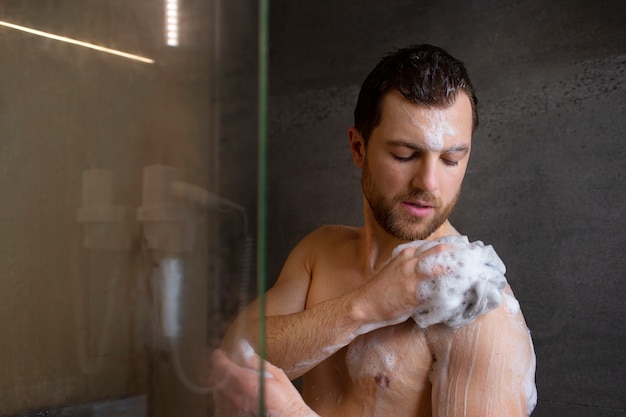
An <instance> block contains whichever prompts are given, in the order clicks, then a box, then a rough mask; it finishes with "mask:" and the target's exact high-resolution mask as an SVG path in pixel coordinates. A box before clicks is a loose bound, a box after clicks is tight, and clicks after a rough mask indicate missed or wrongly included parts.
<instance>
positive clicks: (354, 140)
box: [348, 127, 365, 168]
mask: <svg viewBox="0 0 626 417" xmlns="http://www.w3.org/2000/svg"><path fill="white" fill-rule="evenodd" d="M348 140H350V152H351V153H352V161H353V162H354V165H356V166H357V167H359V168H363V163H364V162H365V140H364V139H363V136H361V133H359V131H358V130H357V129H356V127H351V128H350V129H349V130H348Z"/></svg>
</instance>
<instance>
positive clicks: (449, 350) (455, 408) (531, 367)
mask: <svg viewBox="0 0 626 417" xmlns="http://www.w3.org/2000/svg"><path fill="white" fill-rule="evenodd" d="M506 294H507V297H509V296H510V297H512V298H513V299H514V297H513V295H512V293H511V292H510V289H508V288H507V290H506ZM426 331H427V333H428V334H429V338H430V346H431V350H432V351H433V353H434V355H435V357H436V361H435V363H434V366H433V369H432V371H431V375H430V380H431V383H432V386H433V391H432V405H433V415H436V416H438V417H460V416H481V417H501V416H528V415H530V413H531V412H532V411H533V409H534V408H535V405H536V403H537V390H536V387H535V364H536V361H535V352H534V349H533V344H532V339H531V337H530V332H529V331H528V328H527V327H526V324H525V322H524V318H523V316H522V313H521V311H520V310H517V312H515V314H512V313H511V310H509V309H508V308H507V307H506V306H505V305H502V306H501V307H500V308H498V309H497V310H495V311H494V312H493V313H490V314H488V315H486V316H483V317H481V318H479V319H477V320H476V321H475V322H473V323H471V324H470V325H468V326H465V327H463V328H460V329H451V328H447V327H444V326H435V327H433V328H429V329H427V330H426Z"/></svg>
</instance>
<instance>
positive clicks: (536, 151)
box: [268, 0, 626, 417]
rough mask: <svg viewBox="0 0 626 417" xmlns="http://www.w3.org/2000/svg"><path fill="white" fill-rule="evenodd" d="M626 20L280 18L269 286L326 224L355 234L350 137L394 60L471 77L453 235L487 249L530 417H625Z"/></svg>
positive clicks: (396, 12)
mask: <svg viewBox="0 0 626 417" xmlns="http://www.w3.org/2000/svg"><path fill="white" fill-rule="evenodd" d="M625 17H626V2H623V1H583V0H574V1H555V0H551V1H550V0H536V1H461V0H456V1H454V0H447V1H436V2H426V1H409V0H389V1H385V2H382V1H380V2H379V1H356V0H340V1H338V0H316V1H309V2H299V1H288V0H273V1H272V2H271V13H270V22H271V30H270V128H269V242H268V247H269V273H268V276H269V281H270V283H271V282H273V280H274V279H275V277H276V276H277V275H278V274H279V272H280V268H281V265H282V263H283V262H284V260H285V258H286V256H287V255H288V253H289V251H290V250H291V248H292V247H293V246H294V245H295V244H296V243H297V242H298V241H299V240H300V239H301V238H302V237H303V236H305V235H306V234H307V233H309V232H310V231H311V230H313V229H314V228H316V227H318V226H320V225H322V224H325V223H340V224H349V225H360V224H362V198H361V191H360V183H359V178H360V171H359V170H358V169H356V168H355V167H354V166H353V164H352V161H351V158H350V153H349V149H348V140H347V134H346V132H347V129H348V128H349V127H350V126H351V123H352V111H353V108H354V104H355V102H356V96H357V94H358V89H359V87H360V83H361V82H362V80H363V79H364V77H365V76H366V75H367V73H368V72H369V71H370V70H371V68H372V67H373V66H374V65H375V63H376V62H377V61H378V59H379V57H381V56H382V55H383V54H385V53H386V52H387V51H389V50H390V49H391V48H394V47H402V46H406V45H408V44H411V43H432V44H435V45H438V46H441V47H443V48H445V49H446V50H448V51H449V52H450V53H452V54H453V55H454V56H456V57H457V58H459V59H461V60H463V61H464V62H465V63H466V65H467V67H468V70H469V73H470V77H471V78H472V80H473V82H474V84H475V87H476V90H477V94H478V98H479V116H480V127H479V129H478V131H477V133H476V134H475V137H474V144H473V151H472V157H471V160H470V166H469V169H468V173H467V176H466V180H465V183H464V190H463V193H462V196H461V198H460V200H459V203H458V205H457V208H456V210H455V213H454V215H453V218H452V221H453V224H454V225H455V226H456V227H457V229H458V230H459V231H461V233H463V234H466V235H468V236H469V237H470V239H472V240H483V241H484V242H486V243H490V244H492V245H493V246H494V247H495V249H496V250H497V252H498V253H499V254H500V256H501V257H502V258H503V260H504V261H505V263H506V265H507V267H508V271H507V278H508V280H509V283H510V284H511V286H512V287H513V289H514V291H515V293H516V296H517V298H518V299H519V301H520V302H521V304H522V308H523V311H524V313H525V316H526V320H527V323H528V325H529V327H530V329H531V331H532V335H533V339H534V343H535V349H536V353H537V378H536V380H537V388H538V391H539V403H538V406H537V408H536V411H535V412H534V413H533V417H546V416H567V417H576V416H607V417H608V416H610V417H613V416H625V415H626V366H625V365H626V360H625V359H626V317H625V316H626V309H625V307H624V301H623V298H624V294H625V293H626V284H625V282H624V278H625V273H624V271H625V270H626V269H625V266H626V265H625V263H626V262H625V256H624V255H625V254H624V248H625V247H626V232H625V230H624V223H625V221H624V220H625V210H624V209H623V207H624V205H625V204H626V192H625V191H626V190H625V183H624V177H623V175H624V156H625V154H626V143H625V141H624V132H626V117H625V113H626V100H625V99H624V93H625V92H626V73H625V72H626V19H625Z"/></svg>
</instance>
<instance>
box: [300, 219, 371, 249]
mask: <svg viewBox="0 0 626 417" xmlns="http://www.w3.org/2000/svg"><path fill="white" fill-rule="evenodd" d="M361 233H362V232H361V228H358V227H352V226H344V225H339V224H327V225H324V226H320V227H318V228H317V229H315V230H314V231H312V232H311V233H310V234H309V235H308V236H307V237H306V238H305V239H310V240H312V241H313V242H316V243H320V244H326V243H340V242H345V241H352V240H356V239H359V237H360V236H361Z"/></svg>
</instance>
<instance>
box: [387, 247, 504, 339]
mask: <svg viewBox="0 0 626 417" xmlns="http://www.w3.org/2000/svg"><path fill="white" fill-rule="evenodd" d="M439 243H446V244H450V245H453V248H452V249H451V250H449V251H445V252H440V253H437V254H434V255H431V256H429V257H427V258H425V259H421V260H420V262H419V263H418V271H420V272H422V273H424V274H427V275H431V276H437V279H431V280H429V281H426V282H423V283H422V284H421V285H420V287H419V294H418V297H419V298H420V299H421V300H423V303H422V305H421V306H420V308H419V309H418V310H417V311H416V313H415V314H413V316H412V317H413V319H414V320H415V322H416V323H417V324H418V325H419V326H420V327H422V328H425V327H428V326H430V325H431V324H436V323H445V324H446V325H448V326H450V327H453V328H458V327H461V326H464V325H466V324H468V323H470V322H472V321H474V320H475V319H476V318H477V317H479V316H481V315H483V314H486V313H488V312H489V311H491V310H493V309H495V308H496V307H498V306H499V305H500V303H501V302H502V290H503V288H504V286H505V285H506V278H505V277H504V273H505V272H506V267H505V266H504V263H503V262H502V260H501V259H500V258H499V257H498V255H497V254H496V252H495V251H494V250H493V247H491V246H490V245H488V246H485V245H484V244H483V242H481V241H476V242H472V243H470V242H469V240H468V239H467V237H466V236H445V237H443V238H440V239H437V240H435V241H416V242H411V243H407V244H404V245H400V247H399V248H397V249H398V250H402V249H403V248H407V247H413V248H416V251H417V252H419V251H425V250H427V249H428V248H429V247H431V246H433V245H437V244H439Z"/></svg>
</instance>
